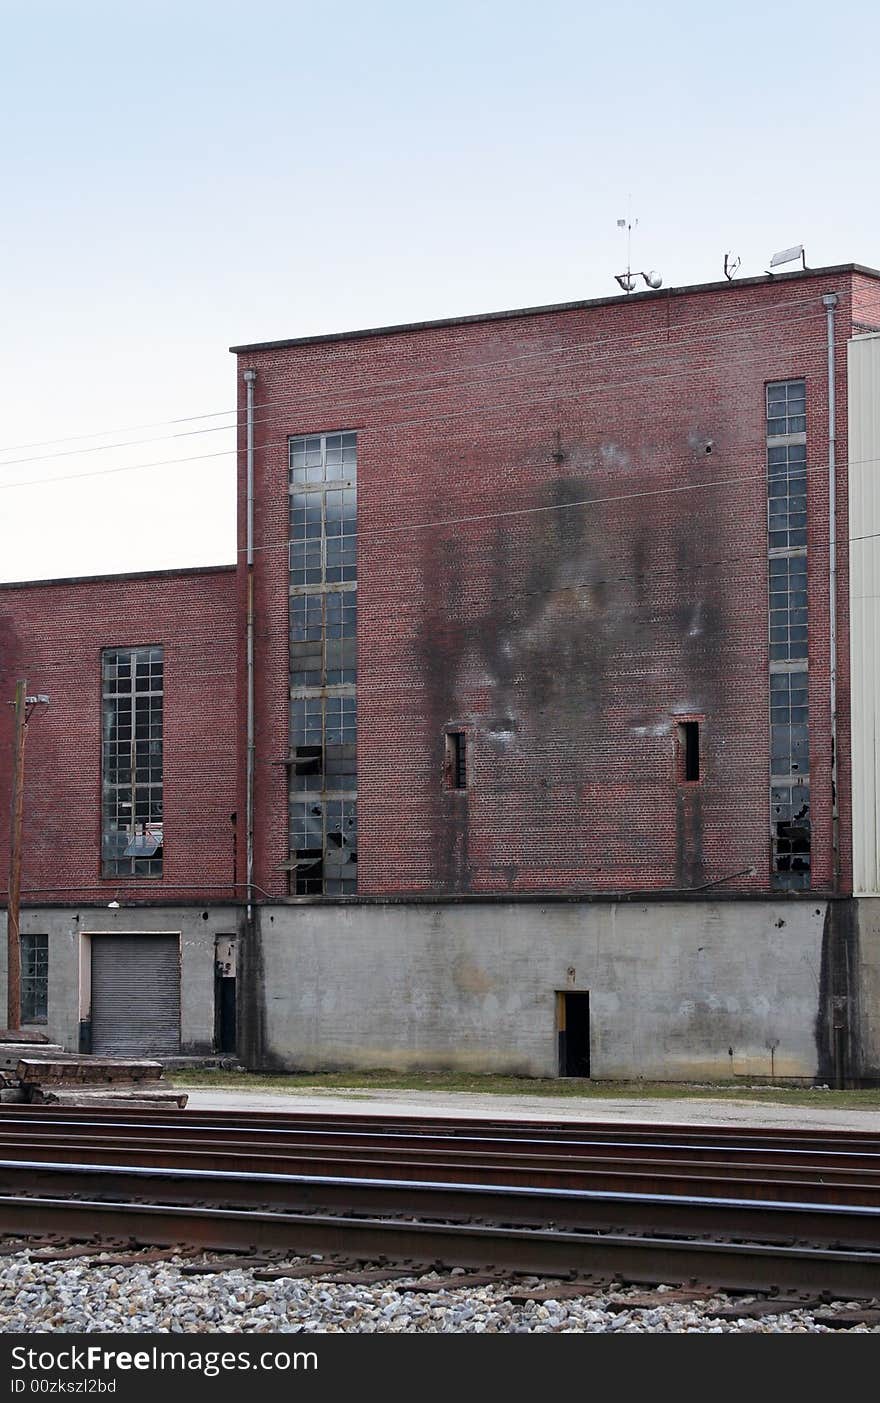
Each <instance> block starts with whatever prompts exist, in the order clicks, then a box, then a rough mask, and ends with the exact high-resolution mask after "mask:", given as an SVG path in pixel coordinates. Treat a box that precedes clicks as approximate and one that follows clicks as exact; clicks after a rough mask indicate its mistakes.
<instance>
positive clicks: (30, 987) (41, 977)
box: [20, 935, 49, 1024]
mask: <svg viewBox="0 0 880 1403" xmlns="http://www.w3.org/2000/svg"><path fill="white" fill-rule="evenodd" d="M20 939H21V1021H22V1023H24V1024H30V1023H47V1022H48V1019H49V937H48V935H22V936H21V937H20Z"/></svg>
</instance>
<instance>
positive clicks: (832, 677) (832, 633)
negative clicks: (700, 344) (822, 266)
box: [822, 292, 840, 892]
mask: <svg viewBox="0 0 880 1403" xmlns="http://www.w3.org/2000/svg"><path fill="white" fill-rule="evenodd" d="M837 302H838V297H837V293H836V292H829V293H827V294H826V295H825V296H824V297H823V298H822V305H823V307H824V308H825V318H826V322H827V327H828V670H829V689H830V698H829V699H830V708H831V853H832V859H833V864H834V871H833V878H832V885H833V889H834V891H835V892H836V891H839V890H840V813H839V808H838V802H837V481H836V478H837V402H836V395H835V384H834V309H835V307H836V306H837Z"/></svg>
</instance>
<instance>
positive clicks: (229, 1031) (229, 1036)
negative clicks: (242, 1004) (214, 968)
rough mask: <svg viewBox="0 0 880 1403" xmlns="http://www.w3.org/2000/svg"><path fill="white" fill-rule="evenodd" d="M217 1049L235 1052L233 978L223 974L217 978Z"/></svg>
mask: <svg viewBox="0 0 880 1403" xmlns="http://www.w3.org/2000/svg"><path fill="white" fill-rule="evenodd" d="M217 985H218V988H217V1024H218V1027H217V1051H218V1052H227V1053H230V1054H233V1053H234V1052H235V980H234V979H230V978H229V977H228V976H223V975H221V977H220V978H219V979H218V980H217Z"/></svg>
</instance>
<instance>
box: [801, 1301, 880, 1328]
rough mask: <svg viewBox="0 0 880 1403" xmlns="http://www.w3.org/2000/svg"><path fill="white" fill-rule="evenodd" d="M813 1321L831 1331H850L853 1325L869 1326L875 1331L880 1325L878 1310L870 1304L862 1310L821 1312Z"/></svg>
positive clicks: (879, 1309) (879, 1310)
mask: <svg viewBox="0 0 880 1403" xmlns="http://www.w3.org/2000/svg"><path fill="white" fill-rule="evenodd" d="M813 1320H814V1321H815V1323H816V1324H817V1325H827V1326H829V1327H830V1329H832V1330H850V1329H852V1327H853V1325H870V1326H873V1327H874V1328H875V1329H876V1327H877V1326H878V1325H880V1308H878V1307H877V1305H876V1304H872V1305H868V1306H866V1307H865V1309H864V1310H862V1309H856V1310H851V1309H850V1310H837V1311H832V1310H828V1311H822V1312H821V1313H819V1314H817V1315H814V1316H813Z"/></svg>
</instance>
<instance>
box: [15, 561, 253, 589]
mask: <svg viewBox="0 0 880 1403" xmlns="http://www.w3.org/2000/svg"><path fill="white" fill-rule="evenodd" d="M237 568H238V567H237V566H236V565H235V563H234V562H233V564H231V565H183V566H181V567H180V569H177V570H175V569H173V568H172V569H170V570H132V571H131V572H126V571H120V572H118V573H116V574H109V575H64V576H59V577H58V579H57V580H51V579H50V580H0V590H4V589H41V588H43V587H44V586H49V585H97V584H107V583H109V582H110V581H111V580H122V581H124V582H125V584H130V583H131V581H133V580H157V579H168V578H170V577H171V576H172V575H222V574H225V573H231V572H233V571H234V570H236V569H237Z"/></svg>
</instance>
